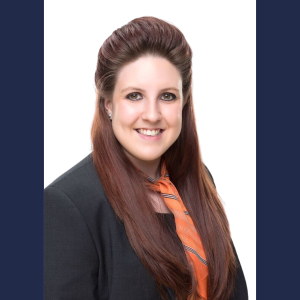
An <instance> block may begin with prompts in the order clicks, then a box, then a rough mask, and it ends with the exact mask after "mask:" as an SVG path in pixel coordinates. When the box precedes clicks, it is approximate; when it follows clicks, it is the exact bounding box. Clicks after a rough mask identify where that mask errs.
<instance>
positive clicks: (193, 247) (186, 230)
mask: <svg viewBox="0 0 300 300" xmlns="http://www.w3.org/2000/svg"><path fill="white" fill-rule="evenodd" d="M147 179H148V180H149V181H150V182H152V184H153V187H154V189H155V190H156V191H158V192H160V193H161V195H162V198H163V200H164V201H165V203H166V205H167V207H168V208H169V209H170V211H171V212H172V213H173V215H174V218H175V224H176V232H177V235H178V237H179V238H180V240H181V242H182V244H183V247H184V249H185V253H186V256H187V259H188V261H189V263H190V265H191V266H192V268H193V270H194V276H195V278H196V280H197V281H198V286H197V291H198V293H199V294H200V295H201V296H202V297H203V298H205V299H207V276H208V268H207V261H206V256H205V252H204V248H203V246H202V242H201V240H200V237H199V235H198V233H197V231H196V228H195V226H194V223H193V220H192V218H191V217H190V216H189V213H188V211H187V209H186V207H185V205H184V203H183V201H182V199H181V197H180V195H179V193H178V191H177V189H176V188H175V186H174V185H173V183H172V182H171V181H170V179H169V174H168V171H167V169H166V165H165V161H164V159H162V164H161V177H160V178H159V179H158V180H157V181H155V180H154V179H153V178H151V177H148V176H147Z"/></svg>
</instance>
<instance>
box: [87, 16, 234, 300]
mask: <svg viewBox="0 0 300 300" xmlns="http://www.w3.org/2000/svg"><path fill="white" fill-rule="evenodd" d="M145 55H152V56H159V57H162V58H165V59H167V60H168V61H169V62H171V63H172V64H173V65H174V66H175V67H176V68H177V69H178V70H179V72H180V75H181V78H182V93H183V98H184V99H183V111H182V130H181V133H180V135H179V137H178V139H177V140H176V141H175V142H174V144H173V145H172V146H171V147H170V148H169V149H168V150H167V151H166V152H165V153H164V157H165V160H166V166H167V169H168V171H169V176H170V180H171V181H172V182H173V184H174V185H175V186H176V188H177V190H178V192H179V194H180V195H181V198H182V199H183V201H184V203H185V205H186V207H187V209H188V211H189V212H190V215H191V217H192V219H193V221H194V224H195V227H196V229H197V231H198V234H199V236H200V237H201V240H202V243H203V246H204V249H205V253H206V258H207V262H208V270H209V277H208V287H207V290H208V299H209V300H218V299H224V300H226V299H229V298H230V295H231V294H232V292H233V289H234V278H235V269H236V261H235V256H234V252H233V248H232V244H231V237H230V230H229V224H228V220H227V218H226V215H225V212H224V208H223V206H222V204H221V202H220V199H219V197H218V195H217V192H216V189H215V187H214V185H213V183H212V181H211V179H210V177H209V175H208V173H207V171H206V168H205V166H204V164H203V162H202V159H201V153H200V147H199V142H198V135H197V130H196V122H195V116H194V107H193V98H192V89H191V85H192V50H191V48H190V47H189V45H188V43H187V41H186V39H185V37H184V35H183V34H182V33H181V32H180V30H179V29H177V28H176V27H175V26H174V25H171V24H169V23H167V22H165V21H163V20H160V19H157V18H154V17H142V18H137V19H134V20H132V21H131V22H129V23H128V24H126V25H124V26H123V27H121V28H119V29H117V30H115V31H114V32H113V33H112V35H111V36H110V37H109V38H107V39H106V40H105V42H104V43H103V45H102V46H101V48H100V50H99V54H98V62H97V69H96V73H95V83H96V88H97V104H96V111H95V116H94V121H93V125H92V132H91V136H92V143H93V153H92V155H93V161H94V164H95V166H96V169H97V173H98V175H99V177H100V180H101V182H102V185H103V187H104V189H105V192H106V195H107V197H108V199H109V202H110V204H111V206H112V208H113V209H114V211H115V213H116V214H117V216H118V217H119V218H120V220H121V221H122V222H123V223H124V226H125V229H126V233H127V236H128V238H129V241H130V244H131V245H132V247H133V249H134V251H135V252H136V254H137V255H138V256H139V258H140V259H141V261H142V263H143V264H144V266H145V267H146V269H147V270H148V271H149V272H150V273H151V274H153V275H154V277H155V280H156V283H157V286H158V288H159V291H160V294H161V296H162V297H163V298H164V299H167V296H166V291H165V287H170V288H171V289H173V290H174V292H175V293H176V298H177V299H178V300H186V299H187V298H188V297H189V293H190V290H191V287H192V295H193V296H195V297H199V295H197V292H196V282H195V279H194V278H193V277H194V276H193V275H192V274H193V273H192V270H191V267H190V265H189V263H188V261H187V258H186V255H185V252H184V250H183V248H182V245H181V243H180V240H179V238H178V237H177V236H176V237H175V236H174V235H172V234H171V232H170V231H168V230H167V228H166V226H165V225H164V224H163V222H162V220H161V218H160V217H159V214H157V213H156V212H155V210H154V208H153V206H152V204H151V199H150V198H149V196H148V193H147V191H148V189H149V188H151V187H150V185H149V182H147V180H146V179H143V178H141V176H140V175H139V173H138V172H137V171H136V169H135V166H134V165H133V164H132V163H131V161H130V160H129V158H128V157H127V156H126V154H125V153H124V151H123V150H122V147H121V145H120V143H119V142H118V140H117V139H116V137H115V135H114V133H113V130H112V126H111V121H110V120H109V118H108V116H107V112H106V109H105V107H104V99H105V98H108V99H109V98H110V99H111V97H112V94H113V91H114V87H115V84H116V80H117V76H118V72H119V71H120V69H121V68H122V67H123V66H124V65H125V64H128V63H130V62H133V61H135V60H137V59H138V58H140V57H141V56H145ZM199 298H200V297H199Z"/></svg>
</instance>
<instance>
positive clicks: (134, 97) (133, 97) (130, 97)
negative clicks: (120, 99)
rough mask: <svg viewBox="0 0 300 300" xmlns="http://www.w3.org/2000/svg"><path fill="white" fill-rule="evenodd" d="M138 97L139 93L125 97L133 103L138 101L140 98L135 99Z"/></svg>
mask: <svg viewBox="0 0 300 300" xmlns="http://www.w3.org/2000/svg"><path fill="white" fill-rule="evenodd" d="M138 95H141V94H140V93H130V94H128V95H127V96H126V98H127V99H129V100H132V101H135V100H140V99H141V98H137V97H138Z"/></svg>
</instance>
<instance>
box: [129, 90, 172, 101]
mask: <svg viewBox="0 0 300 300" xmlns="http://www.w3.org/2000/svg"><path fill="white" fill-rule="evenodd" d="M132 94H138V95H141V93H139V92H133V93H130V94H128V95H127V96H126V98H127V99H129V100H131V101H138V100H141V99H134V100H132V99H130V96H131V95H132ZM166 94H169V95H171V96H172V97H173V99H171V100H163V101H166V102H171V101H174V100H176V99H177V97H176V95H174V94H172V93H163V94H162V95H166Z"/></svg>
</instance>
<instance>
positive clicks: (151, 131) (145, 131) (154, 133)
mask: <svg viewBox="0 0 300 300" xmlns="http://www.w3.org/2000/svg"><path fill="white" fill-rule="evenodd" d="M134 130H135V131H137V132H138V133H140V134H142V135H145V136H159V135H160V134H161V133H162V132H163V131H164V129H160V128H155V129H144V128H137V129H134Z"/></svg>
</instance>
